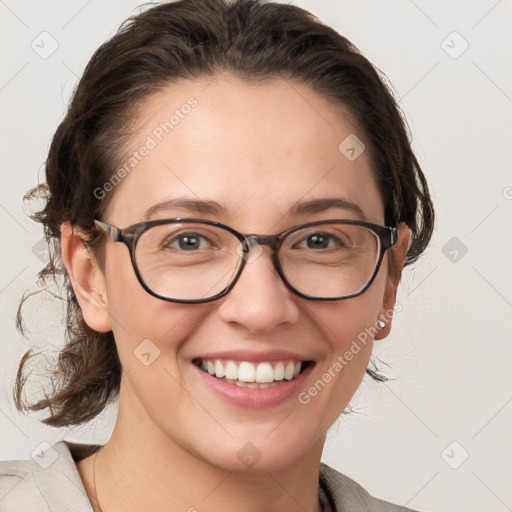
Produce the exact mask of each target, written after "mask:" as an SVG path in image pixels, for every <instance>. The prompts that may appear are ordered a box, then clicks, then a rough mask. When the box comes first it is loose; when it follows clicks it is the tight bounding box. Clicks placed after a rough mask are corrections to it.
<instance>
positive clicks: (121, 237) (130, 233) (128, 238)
mask: <svg viewBox="0 0 512 512" xmlns="http://www.w3.org/2000/svg"><path fill="white" fill-rule="evenodd" d="M182 222H194V223H196V224H205V225H208V226H215V227H218V228H221V229H224V230H226V231H229V232H230V233H231V234H233V235H234V236H235V237H236V238H237V239H238V240H239V241H240V243H241V245H242V251H243V253H242V255H240V260H239V265H238V268H237V270H236V273H235V274H234V277H233V279H232V280H231V282H230V283H229V285H228V286H226V287H225V288H224V289H223V290H222V291H220V292H219V293H217V294H216V295H213V296H212V297H207V298H205V299H204V298H202V299H174V298H170V297H166V296H164V295H160V294H158V293H156V292H154V291H153V290H151V289H150V288H149V287H148V286H147V284H146V283H145V282H144V279H143V278H142V276H141V274H140V272H139V269H138V267H137V262H136V259H135V249H136V247H137V242H138V240H139V238H140V236H141V235H142V234H143V233H144V232H145V231H147V230H148V229H150V228H152V227H153V226H161V225H162V224H179V223H182ZM94 224H95V226H96V228H97V229H98V230H99V231H100V232H102V233H105V234H107V235H108V236H110V237H111V238H112V240H113V241H114V242H119V243H123V244H124V245H126V247H128V250H129V253H130V259H131V262H132V266H133V270H134V271H135V275H136V276H137V279H138V280H139V283H140V284H141V286H142V287H143V288H144V289H145V290H146V291H147V292H148V293H149V294H150V295H152V296H153V297H156V298H158V299H162V300H165V301H168V302H176V303H180V304H203V303H206V302H212V301H214V300H218V299H220V298H221V297H224V296H225V295H226V294H228V293H229V292H230V291H231V290H232V289H233V287H234V286H235V284H236V282H237V281H238V279H239V278H240V276H241V274H242V271H243V269H244V268H245V264H246V263H247V259H246V257H245V256H246V255H248V254H249V250H250V248H251V245H252V244H253V243H254V242H255V243H257V244H259V245H262V246H263V245H266V246H268V247H270V248H271V249H272V262H273V264H274V267H275V268H276V270H277V273H278V274H279V276H280V277H281V279H282V280H283V282H284V283H285V285H286V286H287V287H288V289H289V290H291V291H292V292H293V293H295V294H296V295H298V296H299V297H302V298H304V299H309V300H320V301H334V300H344V299H350V298H352V297H357V296H358V295H361V294H362V293H364V292H365V291H366V290H367V289H368V288H369V287H370V285H371V284H372V283H373V281H374V279H375V277H376V275H377V273H378V272H379V269H380V266H381V264H382V259H383V258H384V254H385V253H386V251H387V250H388V249H390V248H391V247H393V246H394V245H395V244H396V242H397V229H398V223H397V226H396V227H390V226H382V225H380V224H374V223H372V222H366V221H360V220H349V219H329V220H319V221H314V222H308V223H307V224H301V225H300V226H295V227H293V228H290V229H287V230H286V231H283V232H282V233H278V234H276V235H259V234H255V233H250V234H244V233H240V232H239V231H236V230H235V229H233V228H231V227H229V226H227V225H226V224H222V223H220V222H216V221H213V220H205V219H195V218H189V217H177V218H172V219H158V220H151V221H147V222H139V223H137V224H133V225H131V226H128V227H126V228H123V229H121V228H119V227H117V226H113V225H111V224H107V223H106V222H101V221H99V220H96V219H95V220H94ZM325 224H347V225H352V226H362V227H365V228H367V229H369V230H371V231H373V232H374V233H375V234H376V235H377V237H378V238H379V241H380V244H379V245H380V252H379V257H378V260H377V264H376V265H375V269H374V271H373V274H372V275H371V277H370V278H369V280H368V281H367V283H366V284H365V285H364V286H363V287H362V288H361V289H360V290H358V291H357V292H354V293H352V294H349V295H342V296H338V297H314V296H310V295H306V294H304V293H302V292H300V291H299V290H297V289H296V288H294V287H293V286H292V285H291V284H290V283H289V282H288V280H287V279H286V277H285V275H284V272H283V270H282V268H281V264H280V262H279V249H280V248H281V246H282V244H283V242H284V241H285V239H286V238H287V237H288V236H289V235H291V234H292V233H295V232H296V231H299V230H301V229H303V228H307V227H311V226H317V225H325Z"/></svg>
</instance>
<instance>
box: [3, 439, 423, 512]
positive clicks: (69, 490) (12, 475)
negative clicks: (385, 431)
mask: <svg viewBox="0 0 512 512" xmlns="http://www.w3.org/2000/svg"><path fill="white" fill-rule="evenodd" d="M98 448H99V445H94V444H81V443H71V442H69V441H59V442H57V443H55V444H54V445H53V446H51V447H49V448H47V449H46V450H44V451H42V452H41V453H40V454H37V455H35V457H34V459H36V460H34V459H29V460H8V461H0V512H93V508H92V505H91V503H90V502H89V499H88V497H87V494H86V492H85V488H84V486H83V484H82V480H81V478H80V474H79V473H78V470H77V467H76V465H75V461H77V460H80V459H82V458H84V457H87V456H88V455H91V454H92V453H94V452H95V451H96V450H97V449H98ZM319 483H320V485H319V497H320V501H321V502H322V503H323V504H324V510H325V511H326V512H414V511H411V509H408V508H405V507H399V506H397V505H392V504H391V503H387V502H385V501H381V500H378V499H375V498H372V497H371V496H370V495H369V494H368V493H367V492H366V491H365V490H364V489H363V488H362V487H361V486H360V485H359V484H357V483H356V482H354V481H353V480H351V479H350V478H348V477H346V476H345V475H342V474H341V473H338V472H337V471H335V470H334V469H332V468H330V467H329V466H327V465H325V464H323V463H322V464H321V465H320V477H319Z"/></svg>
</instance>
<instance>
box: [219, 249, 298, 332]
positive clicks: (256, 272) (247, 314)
mask: <svg viewBox="0 0 512 512" xmlns="http://www.w3.org/2000/svg"><path fill="white" fill-rule="evenodd" d="M258 250H259V254H258ZM253 251H254V252H256V254H254V252H253ZM271 254H272V250H271V248H270V247H263V248H262V247H261V246H256V247H251V250H250V252H249V253H248V255H247V256H246V258H247V260H246V264H245V267H244V269H243V272H242V274H241V276H240V277H239V278H238V281H237V282H236V283H235V285H234V287H233V289H232V290H231V291H230V292H229V293H228V294H227V295H226V296H225V297H224V298H223V299H221V304H220V306H219V309H218V314H219V316H220V317H221V318H222V320H224V321H225V322H228V323H235V324H238V325H240V326H242V327H243V328H244V329H246V330H247V331H249V332H251V333H263V332H268V331H271V330H273V329H275V328H277V327H279V326H280V325H286V324H288V325H292V324H294V323H296V322H297V321H298V319H299V308H298V305H297V299H298V297H296V296H295V295H294V294H293V292H291V291H290V290H289V289H288V288H287V286H286V285H285V283H284V282H283V280H282V279H281V277H280V276H279V274H278V273H277V270H276V268H275V267H274V264H273V262H272V258H271Z"/></svg>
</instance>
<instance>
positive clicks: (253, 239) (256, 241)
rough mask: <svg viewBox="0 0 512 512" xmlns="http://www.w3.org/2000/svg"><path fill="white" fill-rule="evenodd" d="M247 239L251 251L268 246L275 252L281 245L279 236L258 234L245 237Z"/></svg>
mask: <svg viewBox="0 0 512 512" xmlns="http://www.w3.org/2000/svg"><path fill="white" fill-rule="evenodd" d="M245 239H246V240H247V243H248V244H249V249H250V248H251V247H254V246H258V245H266V246H268V247H270V248H271V249H273V250H274V251H275V250H276V249H277V247H278V244H279V239H278V236H277V235H258V234H256V233H251V234H248V235H245Z"/></svg>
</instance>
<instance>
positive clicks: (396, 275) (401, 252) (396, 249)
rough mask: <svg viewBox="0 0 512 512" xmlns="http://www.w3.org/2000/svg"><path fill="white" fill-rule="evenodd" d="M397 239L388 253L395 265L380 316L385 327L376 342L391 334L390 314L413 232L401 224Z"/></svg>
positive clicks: (388, 282)
mask: <svg viewBox="0 0 512 512" xmlns="http://www.w3.org/2000/svg"><path fill="white" fill-rule="evenodd" d="M397 238H398V240H397V243H396V244H395V245H394V246H393V247H392V248H391V249H390V252H391V254H389V253H388V258H389V257H392V258H393V263H392V265H391V268H390V269H389V270H388V277H387V282H386V289H385V291H384V297H383V300H382V307H381V312H380V314H379V320H382V321H383V322H384V323H385V326H384V327H383V328H382V329H380V330H379V332H378V333H377V334H376V335H375V339H376V340H382V339H384V338H386V337H387V336H388V335H389V333H390V332H391V323H392V316H391V315H390V312H391V311H393V309H394V307H395V303H396V292H397V289H398V284H399V283H400V279H401V278H402V270H403V268H404V261H405V257H406V256H407V252H408V251H409V249H410V247H411V242H412V231H411V229H410V228H409V226H407V224H405V223H401V224H400V225H399V226H398V230H397Z"/></svg>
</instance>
